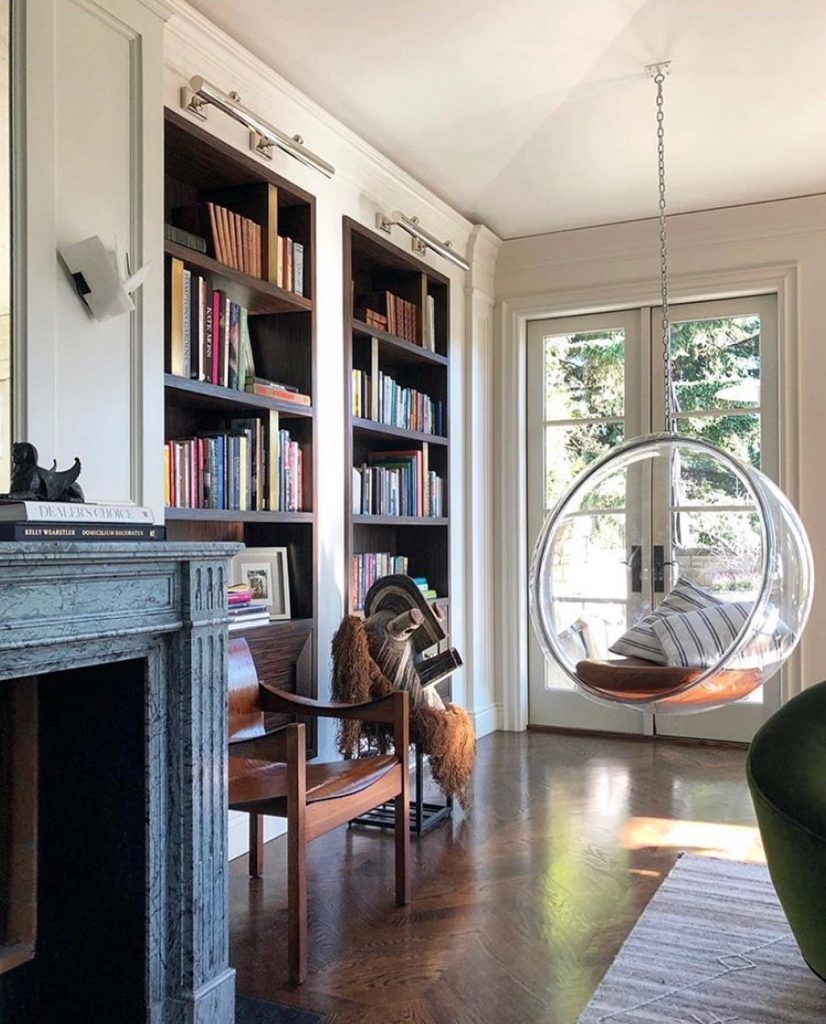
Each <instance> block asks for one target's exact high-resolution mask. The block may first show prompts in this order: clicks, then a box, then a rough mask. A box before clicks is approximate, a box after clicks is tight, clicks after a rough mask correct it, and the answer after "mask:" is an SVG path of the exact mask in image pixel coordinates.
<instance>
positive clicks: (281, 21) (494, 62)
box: [191, 0, 826, 238]
mask: <svg viewBox="0 0 826 1024" xmlns="http://www.w3.org/2000/svg"><path fill="white" fill-rule="evenodd" d="M191 2H192V3H193V4H194V6H195V7H197V8H198V9H199V10H200V11H202V12H203V13H204V14H205V15H207V17H209V18H210V19H211V20H212V21H214V22H216V23H217V24H218V25H220V26H221V27H222V28H223V29H224V30H225V31H226V32H227V33H228V34H230V35H231V36H233V37H234V38H235V39H237V40H238V41H239V42H240V43H242V44H243V45H244V46H246V47H247V48H248V49H249V50H251V51H252V52H253V53H255V54H256V55H257V56H258V57H260V58H261V59H262V60H264V61H265V62H266V63H267V64H269V65H270V66H271V67H273V68H275V69H276V70H277V71H279V72H280V73H281V74H282V75H284V77H285V78H287V79H288V80H289V81H291V82H293V83H294V84H295V85H296V86H298V87H299V88H300V89H301V90H302V91H303V92H305V93H306V94H307V95H309V96H310V97H312V98H313V99H314V100H316V101H317V102H318V103H319V104H321V106H323V107H325V108H326V109H327V110H329V111H330V112H331V113H333V114H334V115H335V116H336V117H338V118H339V119H340V120H341V121H343V122H344V123H345V124H346V125H348V126H349V127H350V128H352V129H353V130H354V131H356V132H357V133H358V134H359V135H361V136H362V137H363V138H365V139H367V140H368V141H369V142H371V143H372V144H373V145H374V146H375V147H376V148H377V149H379V150H381V151H382V152H383V153H385V154H386V155H387V156H389V157H390V158H391V159H392V160H394V161H395V162H396V163H397V164H399V165H400V166H401V167H403V168H404V169H405V170H407V171H408V172H410V174H412V175H413V176H414V177H415V178H417V179H419V180H420V181H422V182H423V183H424V184H426V185H427V186H429V187H430V188H431V189H432V190H433V191H434V192H436V193H437V194H438V195H440V196H441V197H443V198H444V199H445V200H447V201H448V202H449V203H450V204H451V205H453V206H454V207H456V208H457V209H458V210H460V211H461V212H462V213H464V214H465V215H466V216H468V217H469V218H470V219H471V220H474V221H481V222H482V223H484V224H487V225H488V226H489V227H490V228H492V229H493V230H494V231H496V232H497V233H498V234H499V235H501V236H502V237H504V238H513V237H518V236H521V235H529V234H537V233H540V232H545V231H556V230H560V229H565V228H572V227H581V226H584V225H589V224H603V223H608V222H612V221H620V220H629V219H635V218H639V217H647V216H652V215H654V214H656V210H657V196H656V150H655V146H656V135H655V123H654V114H655V106H654V85H653V83H652V82H651V81H650V80H649V79H648V78H647V77H646V76H645V74H644V72H643V66H644V65H645V64H647V63H651V62H652V61H655V60H661V59H670V60H672V61H673V65H672V71H671V75H670V77H669V78H668V80H667V81H666V86H665V88H666V106H665V113H666V143H667V166H668V193H669V194H668V198H669V211H670V212H679V211H687V210H698V209H707V208H709V207H718V206H728V205H732V204H738V203H748V202H755V201H759V200H765V199H776V198H781V197H785V196H794V195H806V194H809V193H814V192H821V191H826V104H825V103H824V99H826V77H824V53H826V0H191ZM216 85H223V87H224V88H226V89H228V90H229V89H231V88H233V85H232V83H231V82H227V83H219V82H216ZM291 127H292V126H291ZM297 128H298V129H299V130H300V126H297ZM308 144H309V145H311V142H310V140H308Z"/></svg>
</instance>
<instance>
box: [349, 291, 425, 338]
mask: <svg viewBox="0 0 826 1024" xmlns="http://www.w3.org/2000/svg"><path fill="white" fill-rule="evenodd" d="M356 316H357V317H358V318H359V319H362V320H363V321H364V322H365V323H367V324H369V325H370V326H371V327H376V328H378V329H379V330H382V331H388V332H389V333H390V334H395V335H396V337H398V338H404V339H405V341H409V342H412V343H413V344H414V345H419V344H421V339H420V338H419V311H418V309H417V308H416V306H415V304H414V303H412V302H408V301H407V299H403V298H401V296H399V295H395V294H394V293H393V292H390V291H384V292H376V293H374V294H370V295H364V296H362V297H361V298H360V299H359V302H358V304H357V312H356Z"/></svg>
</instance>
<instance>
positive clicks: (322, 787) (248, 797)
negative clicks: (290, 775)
mask: <svg viewBox="0 0 826 1024" xmlns="http://www.w3.org/2000/svg"><path fill="white" fill-rule="evenodd" d="M398 763H399V761H398V758H397V757H395V756H394V755H393V754H387V755H382V756H379V757H360V758H358V760H355V761H335V762H333V763H331V764H312V763H310V764H308V765H307V771H306V780H307V782H306V786H307V790H306V792H307V798H306V799H307V803H308V804H313V803H318V802H319V801H321V800H337V799H339V798H340V797H344V796H352V795H353V794H355V793H360V792H361V791H362V790H364V789H367V788H368V787H369V786H372V785H373V784H374V783H375V782H378V781H379V779H382V778H384V776H385V775H387V773H388V772H390V771H392V770H393V769H394V768H397V767H398ZM229 788H230V794H231V800H230V802H231V803H232V806H233V808H234V809H235V810H238V811H253V812H256V813H258V814H273V815H276V816H281V817H284V816H286V798H287V765H286V764H273V763H272V762H270V761H256V760H252V759H250V758H244V757H230V759H229ZM282 806H283V813H282V812H281V807H282Z"/></svg>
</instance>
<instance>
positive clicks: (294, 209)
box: [164, 110, 318, 696]
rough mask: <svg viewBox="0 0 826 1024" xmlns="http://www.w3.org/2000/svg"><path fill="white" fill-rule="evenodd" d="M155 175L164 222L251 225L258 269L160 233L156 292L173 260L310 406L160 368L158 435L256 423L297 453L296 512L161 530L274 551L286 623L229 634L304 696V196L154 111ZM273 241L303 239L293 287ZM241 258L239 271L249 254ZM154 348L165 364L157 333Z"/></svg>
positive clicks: (312, 223) (311, 271) (312, 278)
mask: <svg viewBox="0 0 826 1024" xmlns="http://www.w3.org/2000/svg"><path fill="white" fill-rule="evenodd" d="M164 170H165V190H164V193H165V194H164V219H165V222H166V223H167V224H175V225H176V226H177V227H181V228H185V229H186V230H192V228H191V227H190V226H188V225H187V223H186V219H185V218H184V214H186V215H188V216H191V217H194V218H196V219H197V217H198V216H201V215H202V212H203V210H204V209H205V206H204V204H206V203H213V204H216V205H217V206H220V207H223V208H225V209H227V210H229V211H231V212H232V213H234V214H237V215H238V216H239V217H242V218H246V219H247V220H251V221H253V222H254V223H256V224H258V226H259V228H260V237H261V243H262V249H261V273H262V275H263V276H261V277H257V276H255V275H253V274H249V273H245V272H244V271H242V270H239V269H236V268H235V267H231V266H228V265H226V264H225V263H224V262H222V261H220V260H218V259H217V258H216V251H217V250H216V248H215V245H214V244H213V243H215V244H216V245H217V242H216V240H215V239H213V238H211V233H210V232H208V231H204V230H202V231H195V232H194V233H196V234H199V235H201V236H202V237H205V238H206V241H207V245H208V251H207V253H202V252H199V251H198V250H197V249H192V248H189V247H188V246H186V245H182V244H179V243H178V242H174V241H170V240H166V241H165V243H164V252H165V277H164V280H165V282H166V285H167V289H168V290H169V286H170V281H171V267H172V265H173V261H175V260H180V261H181V262H182V263H183V264H184V267H185V268H186V270H188V271H190V272H191V274H192V277H193V279H194V277H195V276H196V275H197V276H199V277H201V278H204V279H205V280H206V282H207V292H208V294H209V293H211V291H212V290H220V291H222V292H224V293H225V295H226V297H227V299H228V300H229V301H231V302H233V303H236V304H237V305H238V306H241V307H244V308H245V309H246V310H247V314H248V316H247V322H248V326H249V336H250V339H251V345H252V350H253V354H254V360H255V374H256V376H259V377H264V378H266V379H269V380H273V381H279V382H282V383H284V384H287V385H290V386H293V387H295V388H297V389H298V391H300V392H301V393H303V394H306V395H309V396H310V399H311V401H312V402H313V405H312V406H310V407H308V406H304V405H298V404H296V403H292V402H289V401H283V400H280V399H273V398H267V397H264V396H260V395H255V394H252V393H251V392H247V391H241V390H236V389H230V388H227V387H222V386H220V385H218V384H215V383H212V382H209V381H203V380H199V379H196V377H192V378H190V377H185V376H181V375H180V374H178V373H176V374H173V373H170V372H166V373H165V375H164V394H165V408H166V416H165V421H166V422H165V438H166V440H167V441H172V440H184V439H186V438H192V437H197V436H203V435H208V434H210V433H216V432H221V431H226V430H228V429H230V428H229V421H230V420H248V419H258V420H260V421H261V422H262V425H263V427H264V430H265V431H274V430H275V429H276V427H277V428H278V429H285V430H287V431H288V432H289V434H290V437H291V439H292V440H294V441H296V442H297V443H298V444H299V446H300V448H301V451H302V456H303V494H302V500H301V506H302V509H303V510H302V511H297V512H280V511H267V510H263V511H262V510H258V509H255V510H248V511H240V510H233V509H210V508H177V507H176V508H167V509H166V514H165V518H166V522H167V536H168V537H169V538H170V539H171V540H191V541H198V542H207V541H220V540H232V541H242V542H243V543H245V544H246V545H247V547H248V548H250V549H253V548H262V547H266V548H272V547H283V548H286V550H287V561H288V568H289V582H290V609H291V615H292V618H291V619H289V620H283V621H282V620H278V621H275V622H270V623H267V624H266V625H264V626H250V627H248V628H246V629H241V630H234V631H233V632H232V633H231V636H244V637H246V638H247V639H248V640H249V642H250V646H251V648H252V649H253V653H254V657H255V660H256V665H257V667H258V670H259V673H261V674H262V676H263V677H266V678H268V680H269V679H270V675H272V674H273V673H274V675H275V677H277V680H278V681H276V682H275V685H283V686H285V687H286V688H290V689H296V688H298V689H299V690H300V692H303V693H305V694H306V695H308V696H312V695H314V694H315V692H316V665H317V626H318V619H317V608H318V584H317V576H318V573H317V558H318V536H317V529H316V517H315V513H314V511H313V510H314V508H315V495H316V465H317V458H316V452H315V446H316V417H315V408H314V402H315V396H316V311H315V303H314V300H313V297H314V295H315V292H316V204H315V197H314V196H313V195H311V194H310V193H309V192H306V191H305V190H303V189H302V188H300V187H299V186H297V185H294V184H293V183H292V182H290V181H288V180H286V179H285V178H282V177H281V176H280V175H278V174H275V173H274V172H272V171H271V170H270V169H269V168H268V167H267V166H265V165H264V164H263V163H262V162H261V161H260V160H257V159H255V158H254V157H251V156H248V155H246V154H245V153H242V152H240V151H239V150H237V149H236V148H234V147H233V146H231V145H229V144H227V143H225V142H223V141H222V140H220V139H218V138H216V137H214V136H213V135H211V134H210V132H209V130H208V129H207V128H203V127H201V126H200V125H199V124H196V123H194V121H193V120H192V119H191V118H189V117H188V116H186V115H184V114H182V113H180V112H178V111H173V110H167V111H166V112H165V125H164ZM276 236H284V237H288V238H290V239H293V240H294V241H295V242H297V243H300V244H301V245H302V246H303V250H304V272H303V274H304V276H303V288H302V291H303V293H304V294H297V293H296V292H293V291H291V290H289V289H288V288H282V287H280V286H279V285H277V284H275V283H272V282H274V281H275V280H278V281H279V282H280V283H283V280H284V278H282V276H281V265H280V263H279V267H278V274H275V273H274V267H275V264H274V262H273V260H274V256H273V253H275V252H276V249H275V248H273V246H274V244H278V242H277V238H276ZM249 238H250V235H249V234H246V235H242V234H241V233H240V232H239V234H236V235H235V239H236V242H238V243H239V244H246V243H247V242H248V241H249ZM223 244H224V245H226V242H224V243H223ZM237 251H238V250H237V249H236V252H237ZM279 251H280V248H279ZM247 252H248V253H249V252H250V250H249V249H248V250H247ZM279 259H280V257H279ZM239 262H240V261H239ZM244 265H245V266H250V263H249V259H247V261H246V262H245V263H244ZM176 266H177V265H176ZM179 280H180V278H179ZM168 294H169V292H168ZM176 294H179V293H176ZM193 296H194V292H193ZM167 319H168V320H169V316H168V318H167ZM178 323H180V321H178ZM233 323H234V319H233ZM239 335H240V328H239ZM177 337H178V338H180V333H178V334H177ZM166 344H167V371H169V370H170V369H171V368H172V366H171V365H170V353H169V346H170V344H171V339H170V333H169V328H167V339H166ZM193 344H194V340H193ZM178 351H180V349H178ZM196 376H197V373H196ZM274 414H277V416H275V415H274ZM308 659H309V660H308ZM268 673H269V674H268ZM299 677H300V678H299ZM270 681H272V680H270Z"/></svg>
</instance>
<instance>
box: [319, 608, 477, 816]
mask: <svg viewBox="0 0 826 1024" xmlns="http://www.w3.org/2000/svg"><path fill="white" fill-rule="evenodd" d="M421 625H422V613H421V612H420V611H418V610H417V609H415V608H413V609H410V610H408V611H405V612H402V613H398V611H395V612H392V611H391V612H376V613H374V614H373V615H371V616H370V617H369V618H368V619H367V620H362V619H360V618H357V617H356V616H353V615H351V616H348V617H347V618H345V619H344V621H343V622H342V623H341V626H340V627H339V629H338V632H337V633H336V635H335V636H334V637H333V687H332V690H333V692H332V698H333V700H335V701H341V702H342V703H348V704H357V703H362V702H364V701H370V700H377V699H378V698H380V697H384V696H386V695H387V694H388V693H391V692H392V691H393V690H395V689H403V690H407V691H408V693H409V694H410V738H411V740H412V741H413V742H414V743H417V744H418V745H419V747H420V748H421V750H422V752H423V753H425V754H427V755H428V757H429V759H430V769H431V772H432V774H433V778H434V780H435V782H436V784H437V785H438V786H439V788H440V789H441V790H442V792H443V793H444V794H445V796H452V797H455V798H456V799H458V801H459V803H460V804H461V805H462V807H463V808H468V807H469V805H470V778H471V773H472V771H473V764H474V760H475V757H476V737H475V735H474V731H473V723H472V722H471V720H470V716H469V715H468V713H467V712H466V711H465V710H464V708H460V707H457V706H456V705H455V704H445V703H444V702H443V701H442V699H441V697H439V695H438V693H436V691H435V688H434V687H432V686H423V685H422V681H421V677H420V675H419V672H418V669H417V665H416V661H415V659H414V655H413V648H414V646H415V643H414V639H413V637H414V635H415V634H416V633H417V632H418V631H419V629H420V627H421ZM423 664H425V665H427V661H425V662H424V663H423ZM391 680H392V682H391ZM391 739H392V732H391V731H390V730H389V729H388V727H387V726H383V725H380V724H376V723H372V722H358V721H353V720H349V719H348V720H344V721H342V722H341V724H340V727H339V738H338V746H339V751H340V752H341V754H342V755H343V756H344V757H358V754H359V750H360V748H361V741H362V740H367V741H369V742H370V743H371V744H372V745H375V746H377V747H378V748H379V750H381V751H382V752H384V751H386V750H387V747H388V745H389V744H390V742H391Z"/></svg>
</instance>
